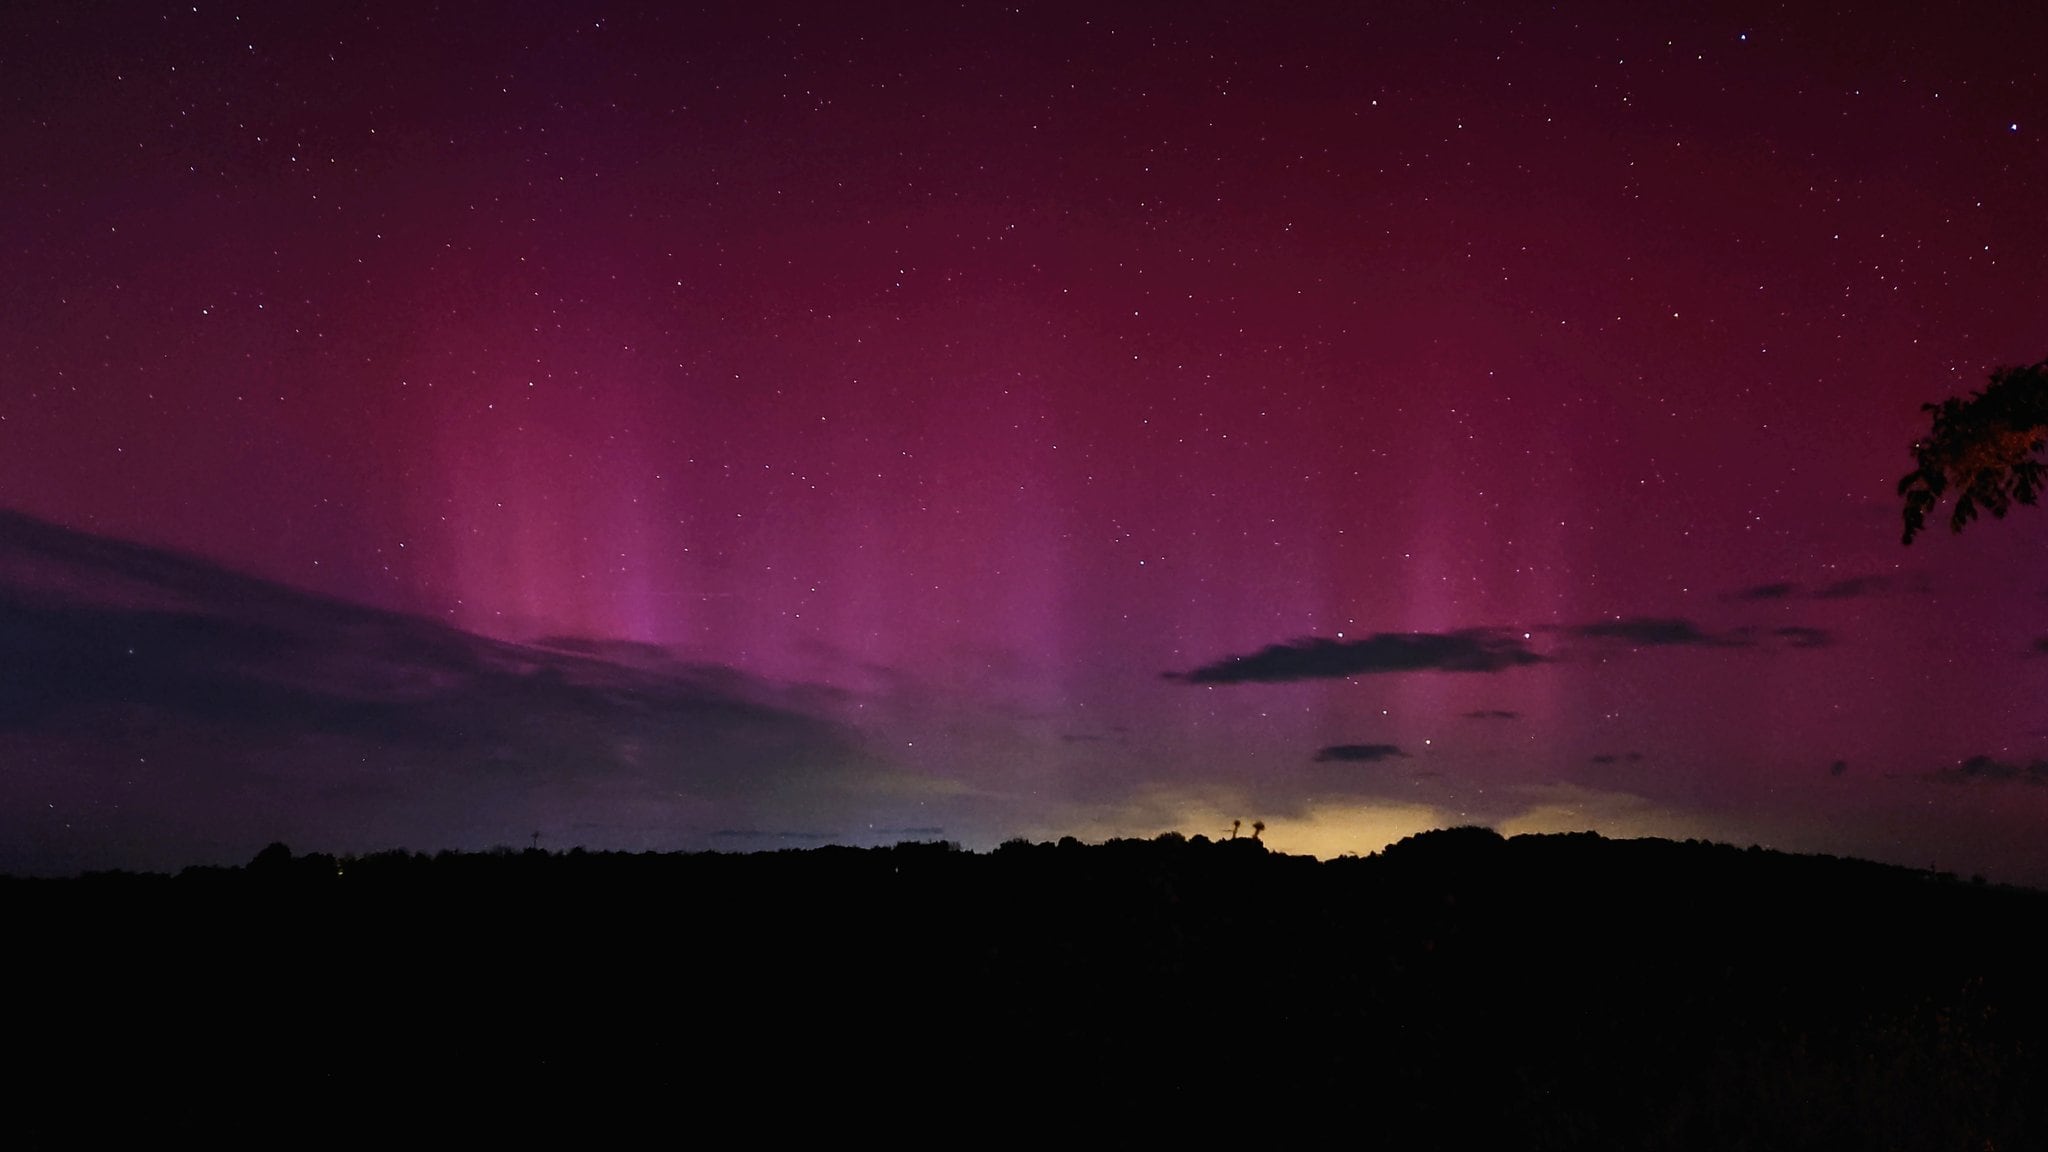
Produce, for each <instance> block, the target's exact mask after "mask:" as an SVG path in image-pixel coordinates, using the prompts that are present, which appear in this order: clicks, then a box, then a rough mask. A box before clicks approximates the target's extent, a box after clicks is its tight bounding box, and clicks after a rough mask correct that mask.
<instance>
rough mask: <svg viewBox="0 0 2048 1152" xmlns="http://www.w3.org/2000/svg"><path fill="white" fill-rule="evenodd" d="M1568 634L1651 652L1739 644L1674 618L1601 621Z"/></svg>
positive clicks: (1632, 618)
mask: <svg viewBox="0 0 2048 1152" xmlns="http://www.w3.org/2000/svg"><path fill="white" fill-rule="evenodd" d="M1570 631H1571V634H1572V635H1574V636H1579V637H1583V638H1584V639H1588V640H1619V641H1622V642H1624V643H1628V644H1640V645H1643V646H1645V647H1651V648H1661V647H1673V646H1682V645H1701V646H1718V647H1726V646H1730V645H1733V644H1739V643H1740V641H1736V640H1729V639H1726V638H1723V637H1718V636H1715V635H1713V634H1712V633H1709V632H1705V631H1702V630H1701V629H1700V626H1699V625H1697V624H1695V623H1693V622H1692V621H1690V620H1684V619H1679V618H1677V617H1661V618H1660V617H1650V616H1636V617H1630V618H1628V619H1625V620H1601V621H1598V622H1596V623H1592V624H1580V625H1576V626H1574V627H1573V628H1572V629H1571V630H1570Z"/></svg>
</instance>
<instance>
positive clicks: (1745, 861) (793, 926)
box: [0, 828, 2048, 1148]
mask: <svg viewBox="0 0 2048 1152" xmlns="http://www.w3.org/2000/svg"><path fill="white" fill-rule="evenodd" d="M0 899H4V900H5V902H6V906H7V907H8V908H9V910H10V913H11V920H12V921H13V923H15V924H17V925H19V926H21V927H22V928H23V929H24V930H25V931H26V932H27V933H28V935H27V936H25V937H23V938H26V939H34V940H37V941H40V942H42V945H43V946H42V947H40V948H38V949H37V950H36V952H35V954H34V959H33V962H32V964H31V965H30V970H29V971H26V972H24V973H23V974H22V977H21V978H22V981H23V984H24V986H32V987H35V988H38V989H41V990H46V991H47V992H48V993H49V999H48V1000H46V1001H43V1002H44V1003H47V1004H61V1005H63V1006H64V1011H63V1012H62V1013H61V1019H52V1020H50V1021H47V1022H45V1023H44V1024H43V1025H42V1026H41V1029H40V1030H32V1031H31V1033H30V1034H29V1035H28V1036H27V1037H26V1038H25V1039H24V1040H23V1041H21V1042H22V1043H23V1044H25V1045H27V1046H28V1047H29V1048H30V1049H32V1050H36V1051H43V1052H53V1053H58V1054H60V1055H61V1060H60V1061H59V1063H60V1064H61V1065H62V1066H64V1067H71V1068H80V1067H84V1068H91V1069H94V1070H96V1074H98V1075H102V1076H108V1077H112V1078H113V1079H116V1080H118V1079H119V1076H120V1072H119V1070H120V1069H123V1068H127V1069H134V1068H147V1069H151V1070H152V1073H151V1074H152V1075H157V1074H161V1073H162V1071H163V1070H165V1069H171V1068H179V1067H187V1068H189V1067H212V1066H214V1065H212V1064H210V1063H209V1061H211V1060H214V1059H217V1058H218V1059H232V1058H236V1057H237V1056H238V1055H239V1054H243V1053H247V1052H251V1051H260V1050H266V1049H275V1050H284V1051H292V1052H299V1053H305V1054H307V1055H306V1056H305V1057H304V1060H307V1061H312V1066H314V1067H317V1068H318V1069H319V1070H320V1073H321V1075H322V1076H323V1077H325V1078H326V1079H324V1080H321V1081H319V1085H321V1086H322V1087H321V1088H320V1090H321V1091H323V1092H324V1091H332V1092H333V1093H335V1094H336V1095H337V1097H342V1096H346V1097H348V1098H352V1099H354V1098H361V1095H362V1094H363V1093H366V1092H367V1093H371V1094H373V1095H374V1093H376V1092H377V1091H379V1090H380V1089H379V1088H378V1086H379V1085H383V1084H388V1083H394V1082H404V1081H408V1080H409V1079H410V1078H415V1077H428V1078H431V1080H432V1082H433V1083H435V1084H437V1085H445V1086H450V1087H451V1089H452V1087H453V1086H460V1085H472V1086H474V1085H486V1084H487V1085H490V1086H492V1090H493V1091H525V1090H529V1089H530V1090H532V1091H546V1092H550V1093H554V1094H556V1095H558V1096H559V1095H561V1094H569V1095H571V1096H577V1097H578V1098H580V1096H579V1095H578V1094H582V1093H591V1092H617V1091H622V1090H623V1089H622V1088H621V1087H620V1086H621V1085H628V1084H630V1085H641V1086H646V1085H667V1086H669V1087H670V1088H671V1089H673V1088H676V1087H677V1086H687V1089H688V1091H689V1093H690V1094H691V1097H692V1098H693V1099H704V1100H710V1101H719V1100H725V1099H730V1098H733V1097H734V1096H735V1095H736V1094H746V1093H763V1092H765V1093H768V1094H770V1095H772V1096H774V1097H775V1098H788V1099H802V1100H805V1101H807V1102H809V1104H810V1106H822V1105H820V1104H819V1102H820V1101H825V1100H835V1099H845V1100H856V1101H864V1102H865V1104H864V1105H863V1106H864V1107H873V1106H875V1105H876V1102H878V1101H887V1100H901V1101H903V1106H905V1107H909V1106H911V1105H912V1104H914V1102H915V1101H916V1100H925V1099H944V1100H947V1101H950V1102H954V1103H960V1102H968V1101H978V1102H981V1103H983V1104H988V1105H990V1106H992V1107H1016V1106H1018V1104H1019V1103H1020V1102H1027V1101H1028V1102H1035V1103H1034V1104H1033V1105H1032V1106H1033V1107H1051V1108H1058V1109H1068V1108H1073V1109H1103V1110H1108V1111H1109V1112H1111V1113H1114V1114H1117V1115H1121V1116H1124V1117H1126V1118H1129V1119H1137V1120H1139V1121H1141V1122H1142V1121H1144V1120H1145V1118H1146V1117H1148V1116H1155V1115H1156V1116H1157V1117H1158V1118H1159V1122H1161V1123H1166V1122H1168V1118H1178V1119H1179V1120H1181V1121H1185V1120H1187V1119H1189V1118H1190V1115H1191V1111H1190V1110H1202V1109H1208V1108H1212V1107H1215V1106H1217V1102H1219V1101H1222V1102H1228V1106H1229V1107H1230V1108H1231V1109H1232V1110H1233V1111H1235V1110H1239V1109H1251V1110H1255V1111H1265V1110H1279V1109H1285V1110H1288V1111H1287V1114H1288V1115H1290V1116H1294V1117H1297V1118H1299V1117H1304V1116H1313V1117H1332V1118H1341V1117H1354V1118H1355V1117H1361V1116H1363V1117H1370V1121H1371V1125H1372V1129H1373V1132H1374V1134H1375V1135H1376V1136H1378V1137H1380V1138H1382V1139H1401V1140H1424V1141H1426V1142H1429V1143H1432V1144H1435V1145H1439V1146H1475V1145H1471V1144H1470V1142H1471V1141H1474V1140H1489V1141H1504V1142H1505V1143H1504V1144H1502V1145H1501V1146H1512V1147H1518V1148H1582V1147H1615V1148H1734V1147H1769V1148H1821V1147H1829V1148H1837V1147H1851V1148H1854V1147H1871V1148H1877V1147H1896V1148H1946V1147H1955V1148H1962V1147H1971V1148H1982V1147H1996V1148H2020V1147H2038V1146H2040V1141H2041V1140H2042V1139H2043V1136H2044V1132H2048V1129H2044V1128H2043V1119H2044V1103H2043V1101H2042V1099H2041V1098H2040V1096H2039V1094H2038V1091H2037V1089H2038V1086H2039V1085H2040V1084H2041V1083H2044V1082H2048V1081H2044V1080H2043V1078H2042V1077H2043V1073H2044V1072H2048V1066H2044V1062H2043V1053H2042V1051H2041V1050H2040V1048H2039V1047H2038V1043H2037V1042H2038V1037H2040V1036H2042V1035H2048V1031H2044V1027H2048V998H2044V996H2043V992H2042V987H2041V978H2040V975H2039V971H2038V964H2037V963H2036V962H2035V959H2034V955H2033V952H2032V949H2031V947H2030V945H2031V941H2032V940H2033V937H2034V929H2035V926H2036V925H2037V924H2038V923H2040V922H2041V918H2042V915H2043V913H2044V912H2048V894H2043V893H2040V892H2036V891H2031V890H2024V889H2011V888H2003V887H1997V886H1991V885H1983V884H1977V883H1970V882H1966V881H1958V880H1956V879H1955V878H1953V877H1948V876H1942V875H1936V874H1931V873H1925V872H1917V871H1913V870H1909V869H1901V868H1896V867H1892V866H1887V865H1878V864H1871V863H1867V862H1862V861H1855V860H1844V859H1836V858H1830V857H1800V856H1788V855H1783V854H1780V853H1776V852H1769V851H1761V850H1757V849H1749V850H1739V849H1736V848H1733V847H1729V846H1726V845H1717V844H1706V843H1701V842H1685V843H1676V842H1670V841H1655V840H1643V841H1612V840H1605V839H1602V838H1600V837H1598V836H1595V835H1592V834H1590V833H1587V834H1577V835H1563V836H1518V837H1515V838H1513V839H1503V838H1502V837H1500V836H1498V835H1497V834H1495V833H1493V832H1491V831H1489V830H1486V829H1475V828H1465V829H1452V830H1448V831H1443V832H1437V833H1429V834H1425V835H1422V836H1417V837H1412V838H1410V839H1408V840H1404V841H1402V842H1401V843H1399V844H1396V845H1394V846H1393V847H1391V848H1389V849H1388V850H1387V851H1385V852H1383V853H1380V854H1378V855H1375V856H1372V857H1366V858H1344V859H1339V860H1333V861H1327V862H1318V861H1316V860H1313V859H1310V858H1306V857H1290V856H1284V855H1280V854H1277V853H1273V852H1270V851H1268V850H1267V849H1266V848H1265V847H1264V846H1263V845H1261V844H1259V843H1257V842H1256V841H1253V840H1250V839H1249V838H1244V839H1238V840H1235V841H1220V842H1211V841H1208V840H1206V839H1204V838H1202V837H1195V838H1192V839H1186V838H1182V837H1180V836H1178V835H1176V834H1168V835H1166V836H1162V837H1159V838H1158V839H1156V840H1151V841H1111V842H1109V843H1106V844H1101V845H1084V844H1081V843H1080V842H1078V841H1073V840H1067V841H1062V842H1061V843H1059V844H1032V843H1027V842H1023V841H1013V842H1011V843H1008V844H1005V845H1003V846H1002V847H1000V848H998V849H997V850H995V851H992V852H989V853H984V854H976V853H970V852H964V851H960V850H958V849H957V848H955V847H954V846H952V845H949V844H944V843H904V844H900V845H897V846H895V847H893V848H878V849H850V848H826V849H818V850H811V851H794V850H792V851H784V852H779V853H764V854H755V855H728V854H717V853H702V854H667V855H658V854H622V853H592V852H584V851H581V850H571V851H568V852H543V851H540V850H527V851H521V852H513V851H511V850H509V849H504V850H499V851H496V852H491V853H482V854H474V853H470V854H464V853H441V854H438V855H434V856H427V855H423V854H408V853H404V852H388V853H379V854H372V855H366V856H357V857H346V858H339V859H337V858H335V857H330V856H294V855H292V854H291V852H290V851H289V849H287V848H285V847H283V846H282V845H278V846H274V847H273V848H271V849H268V850H266V851H265V852H264V853H262V854H260V855H259V856H258V857H257V858H256V859H255V860H253V861H252V862H251V863H250V864H249V865H248V866H246V867H243V868H238V869H237V868H227V869H220V868H212V869H190V870H187V871H186V872H184V873H182V874H180V875H178V876H176V877H170V876H142V875H132V874H103V875H94V876H88V877H83V878H79V879H74V880H15V881H9V882H5V883H0ZM144 941H147V942H148V946H147V952H146V953H144V952H143V951H141V950H140V948H141V942H144ZM145 955H146V957H147V958H146V959H145ZM239 1067H243V1068H244V1069H245V1072H244V1074H245V1075H248V1076H253V1077H255V1078H256V1079H257V1080H258V1081H261V1080H262V1079H263V1078H265V1077H270V1076H297V1075H298V1074H299V1073H300V1072H302V1071H304V1065H303V1062H302V1061H293V1062H289V1063H288V1064H286V1065H281V1066H278V1067H273V1068H268V1069H256V1070H254V1071H247V1070H246V1068H247V1066H246V1064H244V1065H240V1066H239ZM522 1086H524V1087H522ZM1006 1102H1007V1103H1006Z"/></svg>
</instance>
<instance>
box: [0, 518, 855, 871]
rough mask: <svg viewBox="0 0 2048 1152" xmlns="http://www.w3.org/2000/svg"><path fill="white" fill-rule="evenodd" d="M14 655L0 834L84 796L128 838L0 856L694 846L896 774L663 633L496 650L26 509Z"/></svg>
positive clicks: (5, 841) (778, 695)
mask: <svg viewBox="0 0 2048 1152" xmlns="http://www.w3.org/2000/svg"><path fill="white" fill-rule="evenodd" d="M0 651H4V652H6V653H7V654H8V659H7V660H6V661H4V662H0V736H5V737H6V738H7V739H8V740H9V741H10V742H11V744H12V746H14V747H16V748H18V749H29V750H32V756H31V757H29V758H27V759H25V760H24V761H23V763H24V764H26V765H28V767H26V768H23V769H21V770H10V771H9V772H7V773H0V845H10V846H16V845H33V844H35V843H37V842H38V841H39V840H43V841H47V839H48V837H47V836H46V835H45V833H46V831H47V830H46V829H43V828H41V827H40V826H39V825H36V824H34V822H33V820H32V819H31V814H33V813H36V812H58V811H62V810H64V808H65V802H66V801H69V802H71V803H70V811H71V815H69V816H67V817H66V818H67V819H72V820H73V821H74V822H80V821H82V820H83V819H85V818H87V817H90V819H92V820H93V821H94V824H93V825H92V827H93V832H94V836H93V837H92V838H91V843H93V844H104V845H116V846H125V847H122V848H121V850H122V851H124V852H129V853H131V855H129V856H126V857H122V858H118V859H116V858H112V857H109V858H105V859H99V858H92V859H88V858H85V857H79V858H78V859H77V860H76V861H75V862H74V861H73V860H72V859H71V858H70V857H60V856H58V855H55V854H52V853H54V852H55V851H56V850H55V849H51V850H48V851H46V852H44V854H43V855H41V856H34V855H21V854H20V853H19V852H14V853H9V852H6V851H0V870H17V869H19V870H54V869H61V868H65V867H77V866H95V867H98V866H108V865H117V866H145V865H147V866H161V865H162V864H166V863H169V864H180V863H190V862H193V861H195V860H201V859H209V858H213V859H218V858H221V857H226V858H228V859H239V858H245V857H246V856H247V855H248V854H249V853H251V852H253V851H254V849H255V848H256V847H260V846H261V845H263V844H265V843H268V842H269V841H271V840H276V839H286V840H288V841H289V842H292V843H312V844H318V845H321V846H322V847H324V848H328V849H336V850H375V849H378V848H388V847H390V846H392V845H393V844H396V843H405V842H407V841H411V842H414V843H433V844H435V845H437V846H443V845H445V846H451V847H454V846H464V845H468V846H483V845H487V844H489V843H493V842H496V841H499V840H502V839H504V838H505V837H507V836H508V835H516V836H519V837H523V836H524V835H525V834H526V833H527V832H528V831H529V830H531V829H533V828H561V827H565V826H577V825H596V826H604V827H610V828H613V829H616V830H623V831H620V833H619V836H618V837H617V838H614V839H612V843H614V844H625V843H633V844H636V845H639V844H646V845H647V846H657V842H658V846H663V847H678V846H686V841H687V840H688V839H689V838H691V837H697V838H704V837H708V836H710V834H711V830H712V829H715V828H721V827H723V828H727V829H736V828H746V827H752V826H769V827H775V826H780V827H815V826H817V825H816V824H815V823H814V821H817V820H818V819H819V816H818V815H816V814H814V813H818V812H822V811H825V810H827V809H828V808H829V807H830V803H828V801H827V799H825V798H828V797H832V798H837V799H838V800H841V801H843V800H845V798H846V797H849V796H853V795H856V794H865V792H866V788H867V786H868V784H869V783H870V782H871V781H873V780H874V779H876V778H878V777H880V776H881V775H883V774H884V772H885V768H884V766H883V765H882V764H881V762H880V761H878V760H877V759H876V758H875V757H873V756H872V755H870V754H869V753H868V752H867V751H866V750H865V749H864V747H863V743H864V742H863V740H862V739H861V737H860V736H859V735H858V733H856V732H855V731H853V730H852V729H850V728H848V727H846V726H844V725H842V724H839V723H837V722H835V721H833V720H831V719H829V718H827V717H826V716H825V715H824V714H821V713H820V712H819V711H817V710H815V709H813V708H811V707H809V706H807V703H806V702H805V700H804V698H802V697H801V696H799V695H797V694H793V693H792V692H790V691H789V690H786V689H782V688H779V687H777V686H774V685H770V684H767V683H764V682H762V681H759V680H756V679H753V678H752V677H749V676H747V675H746V674H744V673H740V672H737V671H734V670H732V669H728V668H719V667H706V666H699V665H690V664H685V663H683V662H680V661H678V660H676V659H674V658H673V657H672V656H671V655H670V654H668V653H666V652H664V651H662V650H660V649H655V648H650V647H648V646H645V645H614V644H609V643H598V642H591V641H582V640H578V639H575V638H557V639H554V640H551V641H550V642H549V644H548V645H546V646H539V645H522V644H510V643H504V642H500V641H496V640H491V639H487V638H484V637H480V636H475V635H471V634H468V633H464V632H461V631H459V630H456V629H453V628H449V627H446V626H444V625H441V624H439V623H436V622H434V621H431V620H423V619H420V618H417V617H411V616H405V615H401V614H397V613H391V612H383V611H379V610H375V609H370V608H365V607H361V606H357V605H351V604H346V603H343V602H340V601H335V600H331V599H327V598H324V597H320V596H315V595H311V594H308V593H303V592H299V591H297V590H295V589H291V588H287V587H284V586H282V585H277V584H271V583H268V582H265V581H260V580H255V579H253V578H250V577H244V576H239V575H236V574H233V573H230V572H227V571H225V570H222V569H219V568H216V567H213V566H210V565H207V564H205V563H204V562H202V561H197V560H193V559H190V558H187V557H183V556H179V555H177V554H175V553H167V552H159V551H157V550H154V549H148V548H143V547H140V546H136V545H129V544H123V543H120V542H118V541H109V540H103V539H100V538H97V537H91V536H87V535H85V534H82V533H75V532H70V531H68V530H65V529H60V528H56V527H54V526H50V525H45V524H41V523H39V522H34V521H24V520H22V519H20V518H16V517H11V516H0ZM109 764H131V765H136V766H137V767H136V768H135V769H134V770H132V771H128V772H124V773H123V774H122V777H121V783H120V794H119V795H118V796H117V797H114V798H113V799H110V800H108V801H107V802H106V803H97V802H96V799H95V798H94V797H92V796H91V795H90V794H89V793H88V792H86V791H85V790H83V789H82V788H81V786H80V784H79V781H81V780H90V779H92V778H93V777H92V774H93V773H95V772H100V771H103V770H104V766H105V765H109ZM116 800H118V803H116V802H115V801H116ZM841 810H843V805H842V808H841ZM650 827H654V828H657V829H658V830H657V831H653V832H649V831H645V830H646V829H648V828H650ZM508 829H509V830H511V831H509V832H508ZM202 838H203V839H202ZM76 839H78V840H79V842H81V843H85V842H86V839H87V838H85V837H78V838H76ZM92 850H93V851H99V849H97V848H95V849H92ZM111 850H112V849H108V851H111ZM38 851H43V850H38ZM65 851H71V850H70V849H65Z"/></svg>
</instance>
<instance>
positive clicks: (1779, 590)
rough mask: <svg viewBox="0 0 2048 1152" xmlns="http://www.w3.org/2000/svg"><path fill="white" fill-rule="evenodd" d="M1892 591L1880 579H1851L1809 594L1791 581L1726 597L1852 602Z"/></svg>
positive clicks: (1742, 599) (1888, 584) (1868, 577)
mask: <svg viewBox="0 0 2048 1152" xmlns="http://www.w3.org/2000/svg"><path fill="white" fill-rule="evenodd" d="M1890 588H1891V581H1890V580H1889V579H1887V578H1886V577H1883V576H1851V577H1848V578H1847V579H1843V580H1836V581H1834V582H1832V583H1829V584H1823V585H1821V586H1820V587H1818V588H1815V589H1813V590H1812V591H1811V592H1809V591H1807V590H1806V587H1805V586H1804V585H1801V584H1795V583H1793V582H1792V581H1790V580H1781V581H1776V582H1773V583H1770V584H1753V585H1751V586H1750V587H1748V588H1742V589H1738V590H1736V591H1734V592H1730V593H1729V594H1728V599H1730V600H1738V601H1751V602H1755V601H1771V600H1790V599H1793V598H1795V597H1811V598H1813V599H1815V600H1851V599H1854V598H1856V597H1859V596H1875V595H1877V594H1879V593H1881V592H1885V591H1888V590H1889V589H1890Z"/></svg>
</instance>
